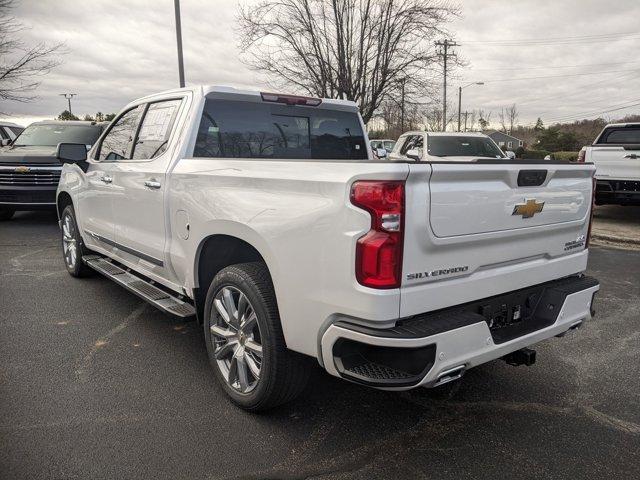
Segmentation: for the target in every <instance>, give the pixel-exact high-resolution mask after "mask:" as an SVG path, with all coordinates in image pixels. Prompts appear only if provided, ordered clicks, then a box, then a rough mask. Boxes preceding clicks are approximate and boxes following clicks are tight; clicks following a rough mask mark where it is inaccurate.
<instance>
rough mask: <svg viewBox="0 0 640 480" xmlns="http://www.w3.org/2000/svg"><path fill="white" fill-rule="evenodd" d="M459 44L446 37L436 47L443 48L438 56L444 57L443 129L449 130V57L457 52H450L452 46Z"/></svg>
mask: <svg viewBox="0 0 640 480" xmlns="http://www.w3.org/2000/svg"><path fill="white" fill-rule="evenodd" d="M457 46H458V44H457V43H456V42H450V41H449V40H448V39H446V38H445V39H444V41H438V42H436V47H440V48H441V50H440V51H439V52H438V56H440V57H442V58H443V64H444V84H443V92H442V131H443V132H444V131H446V130H447V60H448V59H449V57H455V55H456V54H455V53H449V48H450V47H457Z"/></svg>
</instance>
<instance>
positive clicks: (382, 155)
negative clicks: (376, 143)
mask: <svg viewBox="0 0 640 480" xmlns="http://www.w3.org/2000/svg"><path fill="white" fill-rule="evenodd" d="M376 156H377V157H378V158H387V150H386V149H384V148H376Z"/></svg>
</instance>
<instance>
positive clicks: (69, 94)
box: [59, 93, 78, 115]
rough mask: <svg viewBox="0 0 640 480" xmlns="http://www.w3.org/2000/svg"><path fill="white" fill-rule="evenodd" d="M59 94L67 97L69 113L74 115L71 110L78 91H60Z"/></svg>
mask: <svg viewBox="0 0 640 480" xmlns="http://www.w3.org/2000/svg"><path fill="white" fill-rule="evenodd" d="M59 95H60V96H61V97H64V98H66V99H67V105H69V114H70V115H72V114H73V113H72V112H71V99H72V98H73V97H75V96H76V95H78V94H77V93H60V94H59Z"/></svg>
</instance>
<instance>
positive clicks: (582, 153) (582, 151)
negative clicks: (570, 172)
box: [576, 147, 587, 163]
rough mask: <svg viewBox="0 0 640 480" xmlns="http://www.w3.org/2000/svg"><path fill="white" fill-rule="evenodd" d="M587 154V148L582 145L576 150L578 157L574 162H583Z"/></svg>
mask: <svg viewBox="0 0 640 480" xmlns="http://www.w3.org/2000/svg"><path fill="white" fill-rule="evenodd" d="M586 156H587V149H586V148H584V147H582V148H581V149H580V151H579V152H578V159H577V160H576V162H578V163H584V159H585V157H586Z"/></svg>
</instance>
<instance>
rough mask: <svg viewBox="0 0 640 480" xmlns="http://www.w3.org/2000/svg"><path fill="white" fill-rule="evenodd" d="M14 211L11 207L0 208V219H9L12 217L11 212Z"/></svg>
mask: <svg viewBox="0 0 640 480" xmlns="http://www.w3.org/2000/svg"><path fill="white" fill-rule="evenodd" d="M14 213H16V211H15V210H14V209H13V208H1V209H0V221H2V220H11V219H12V218H13V214H14Z"/></svg>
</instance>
